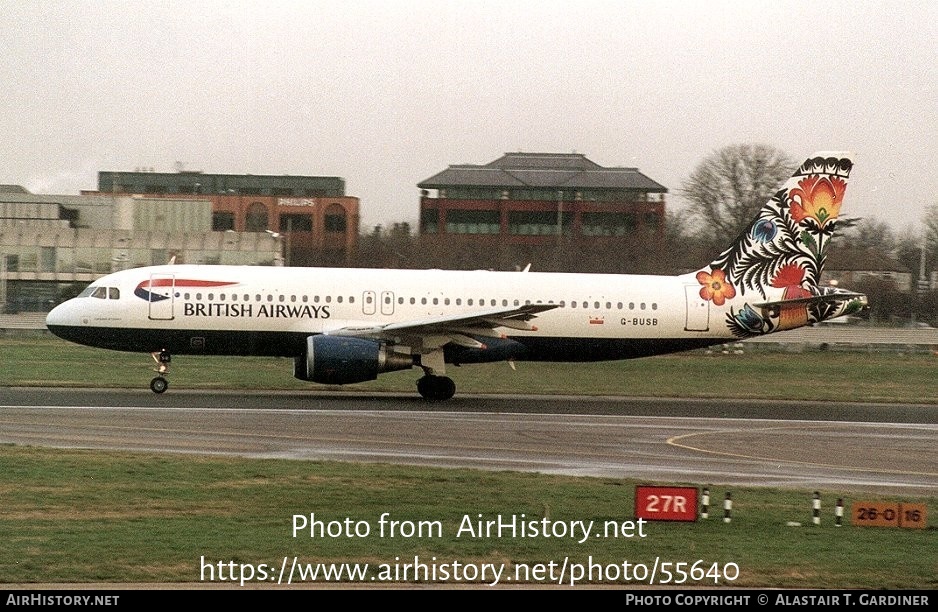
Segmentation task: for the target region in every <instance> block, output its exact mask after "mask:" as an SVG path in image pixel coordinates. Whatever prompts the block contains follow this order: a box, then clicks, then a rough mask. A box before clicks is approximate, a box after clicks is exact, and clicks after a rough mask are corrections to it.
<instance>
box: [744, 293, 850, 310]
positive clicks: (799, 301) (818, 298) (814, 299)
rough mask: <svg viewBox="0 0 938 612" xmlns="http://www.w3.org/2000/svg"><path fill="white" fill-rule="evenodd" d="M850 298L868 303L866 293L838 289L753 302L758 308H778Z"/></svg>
mask: <svg viewBox="0 0 938 612" xmlns="http://www.w3.org/2000/svg"><path fill="white" fill-rule="evenodd" d="M850 300H862V301H863V302H864V303H866V295H864V294H862V293H856V292H855V291H844V290H838V291H837V292H836V293H825V294H822V295H811V296H808V297H802V298H793V299H790V300H777V301H774V302H760V303H758V304H753V306H754V307H756V308H778V307H780V306H796V305H799V306H808V305H811V304H829V303H832V302H848V301H850Z"/></svg>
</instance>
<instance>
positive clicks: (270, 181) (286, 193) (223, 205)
mask: <svg viewBox="0 0 938 612" xmlns="http://www.w3.org/2000/svg"><path fill="white" fill-rule="evenodd" d="M98 193H108V194H140V195H144V196H146V197H148V198H173V199H175V200H179V199H181V198H192V199H198V200H209V201H210V202H211V203H212V230H214V231H227V230H232V231H235V232H269V233H273V234H276V235H277V236H278V237H279V238H280V239H281V241H282V244H283V259H284V263H285V264H286V265H292V266H344V265H348V264H349V263H350V262H351V260H352V257H353V255H354V253H355V249H356V246H357V242H358V225H359V200H358V198H356V197H351V196H347V195H345V181H344V180H343V179H341V178H339V177H324V176H290V175H283V176H276V175H253V174H206V173H203V172H191V171H188V172H177V173H160V172H139V171H135V172H113V171H103V172H99V173H98Z"/></svg>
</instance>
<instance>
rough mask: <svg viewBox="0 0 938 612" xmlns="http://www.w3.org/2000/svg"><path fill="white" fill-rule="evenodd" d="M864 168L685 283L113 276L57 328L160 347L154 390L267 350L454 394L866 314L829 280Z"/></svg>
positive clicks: (366, 275)
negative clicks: (523, 367) (493, 380)
mask: <svg viewBox="0 0 938 612" xmlns="http://www.w3.org/2000/svg"><path fill="white" fill-rule="evenodd" d="M852 168H853V161H852V156H851V155H850V154H848V153H838V152H818V153H815V154H813V155H811V156H810V157H808V158H807V159H806V160H805V161H804V163H802V164H801V165H800V166H799V167H798V168H797V169H796V170H795V172H794V174H793V175H792V176H791V178H790V179H788V180H787V182H785V183H784V185H783V186H781V188H780V189H779V190H778V191H777V192H776V193H775V195H773V196H772V197H771V198H770V199H769V200H768V202H766V204H765V205H764V206H763V207H762V209H761V210H760V211H759V212H758V214H757V216H756V218H755V219H754V220H753V221H752V223H751V225H750V226H749V227H748V229H747V230H746V231H744V232H743V233H742V234H740V236H739V237H737V238H736V239H735V241H733V242H732V243H731V244H730V245H729V246H728V247H727V248H726V249H725V250H724V251H723V252H722V253H720V254H719V255H718V256H717V257H716V258H715V259H714V260H713V261H711V262H710V263H709V264H708V265H706V266H704V267H703V268H701V269H699V270H697V271H694V272H690V273H687V274H681V275H675V276H653V275H622V274H571V273H550V272H531V271H529V268H525V269H524V270H523V271H491V270H476V271H457V270H385V269H353V268H293V267H273V266H227V265H187V264H175V263H174V264H172V265H163V266H148V267H140V268H133V269H128V270H123V271H120V272H115V273H112V274H108V275H106V276H103V277H102V278H100V279H98V280H96V281H94V282H92V283H91V284H90V285H89V286H88V287H87V288H86V289H85V290H84V291H83V292H82V293H81V294H80V295H78V296H77V297H75V298H72V299H70V300H68V301H66V302H63V303H62V304H60V305H58V306H56V307H55V308H54V309H53V310H52V311H51V312H50V313H49V314H48V317H47V318H46V325H47V327H48V329H49V330H50V331H51V332H52V333H54V334H55V335H57V336H59V337H61V338H64V339H65V340H69V341H71V342H75V343H79V344H84V345H88V346H92V347H100V348H104V349H113V350H118V351H129V352H146V353H150V354H151V355H153V358H154V360H156V361H157V365H158V367H157V368H156V371H157V376H155V377H154V378H153V379H152V380H151V382H150V388H151V390H152V391H153V392H155V393H163V392H165V391H166V390H167V388H168V386H169V383H168V381H167V374H168V369H169V361H170V359H171V356H172V355H174V354H175V355H231V356H235V355H241V356H245V355H258V356H271V357H274V356H277V357H291V358H293V360H294V367H293V375H294V376H295V377H296V378H298V379H300V380H303V381H309V382H313V383H322V384H327V385H346V384H355V383H360V382H364V381H369V380H375V379H376V378H377V377H378V376H379V375H380V374H382V373H385V372H393V371H398V370H407V369H412V368H419V369H421V370H422V371H423V376H421V377H420V378H419V379H418V380H417V392H418V393H419V394H420V395H421V396H422V397H423V398H425V399H427V400H433V401H440V400H447V399H449V398H451V397H452V396H453V395H454V394H455V392H456V385H455V383H454V382H453V380H452V379H451V378H449V377H447V376H446V375H445V374H446V366H447V365H454V366H459V365H463V364H473V363H486V362H496V361H508V362H509V363H510V364H511V365H512V367H514V363H515V362H521V361H554V362H580V363H583V362H595V361H602V360H624V359H632V358H639V357H646V356H651V355H660V354H665V353H673V352H679V351H687V350H692V349H698V348H703V347H708V346H712V345H716V344H724V343H727V342H732V341H737V340H740V339H745V338H750V337H753V336H760V335H764V334H770V333H775V332H779V331H782V330H787V329H794V328H796V327H801V326H804V325H813V324H815V323H818V322H820V321H824V320H827V319H832V318H835V317H840V316H843V315H848V314H854V313H856V312H859V311H861V310H862V309H864V308H865V307H866V306H867V297H866V296H865V295H863V294H861V293H856V292H853V291H849V290H846V289H843V288H840V287H834V286H827V285H821V284H820V281H821V274H822V271H823V267H824V262H825V259H826V257H827V252H828V247H829V246H830V244H831V240H832V238H833V234H834V230H835V228H836V226H837V221H838V216H839V213H840V208H841V205H842V203H843V197H844V193H845V190H846V186H847V182H848V180H849V176H850V172H851V170H852ZM529 267H530V266H529Z"/></svg>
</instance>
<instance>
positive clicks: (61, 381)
mask: <svg viewBox="0 0 938 612" xmlns="http://www.w3.org/2000/svg"><path fill="white" fill-rule="evenodd" d="M149 359H150V358H149V356H148V355H134V354H125V353H111V352H107V351H100V350H95V349H89V348H84V347H78V346H75V345H71V344H67V343H65V342H61V341H59V340H57V339H53V338H50V337H47V336H41V337H34V338H24V339H6V340H3V341H0V398H2V392H3V390H2V386H12V385H37V386H54V385H63V386H102V387H115V388H116V387H138V388H145V387H146V385H147V384H148V381H149V379H150V378H151V377H152V376H153V373H152V371H151V369H150V368H151V363H150V361H149ZM936 360H938V357H935V356H934V355H931V354H905V355H900V354H896V353H882V354H879V353H846V352H804V353H782V352H757V353H754V352H751V351H747V353H746V354H743V355H733V354H727V355H724V354H722V353H720V352H719V351H718V352H717V353H715V354H709V355H708V354H706V353H703V352H696V353H689V354H682V355H674V356H668V357H656V358H650V359H644V360H636V361H627V362H616V363H596V364H582V365H578V366H574V365H566V364H534V363H519V364H517V370H516V371H513V370H512V369H511V368H509V367H508V366H507V365H505V364H485V365H475V366H466V367H463V368H451V370H450V371H449V372H448V373H449V374H450V375H451V376H452V377H453V378H454V379H455V381H456V383H457V385H458V388H459V392H461V393H488V392H492V393H495V392H499V393H502V392H506V393H565V394H590V395H598V394H614V395H632V396H658V397H660V396H685V397H686V396H691V395H692V396H697V397H712V398H730V397H748V398H761V397H764V398H779V397H785V398H790V399H799V398H805V399H808V398H810V399H831V400H847V401H849V400H875V401H887V402H888V401H904V402H930V403H931V402H936V399H935V398H938V381H936V380H935V379H938V377H936V376H935V375H934V372H935V366H936V365H938V361H936ZM173 367H174V372H173V380H172V383H173V387H174V388H176V389H180V388H235V389H251V388H276V389H320V388H322V387H320V386H318V385H311V384H308V383H303V382H301V381H296V380H294V379H293V378H292V376H291V372H292V370H291V368H292V364H291V362H290V361H289V360H285V359H255V358H243V359H242V358H238V359H235V358H218V357H214V358H197V357H187V356H180V357H177V358H176V359H174V361H173ZM415 379H416V373H415V372H399V373H394V374H391V375H387V376H382V377H381V378H380V379H379V380H378V381H374V382H372V383H367V384H364V385H355V386H351V387H347V388H344V389H348V390H374V391H403V392H407V393H413V392H414V381H415ZM0 403H2V402H0ZM636 484H639V483H637V482H636V481H631V480H627V479H612V478H585V477H583V478H577V477H563V476H551V475H543V474H528V473H515V472H483V471H474V470H460V469H442V468H440V469H437V468H416V467H400V466H389V465H382V464H345V463H331V462H309V461H295V460H244V459H235V458H218V457H198V456H192V457H183V456H177V455H163V454H153V453H117V452H103V451H77V450H57V449H41V448H31V447H19V446H0V542H2V543H3V545H2V546H0V583H8V584H10V583H38V584H43V583H52V582H76V583H189V584H192V585H198V584H199V581H200V578H201V564H200V560H201V559H202V558H203V557H204V558H205V560H206V562H208V563H209V564H211V565H212V572H213V573H215V576H216V579H217V578H219V574H218V572H219V567H218V563H219V562H222V563H223V565H224V566H225V571H226V575H228V576H229V577H230V572H229V570H230V568H231V566H229V565H228V563H229V562H233V563H234V564H235V566H234V567H239V566H240V564H252V565H256V564H260V563H268V564H272V565H274V564H276V565H279V564H280V563H281V562H282V560H283V558H284V557H285V556H286V557H290V558H292V557H293V556H296V557H298V559H299V561H300V562H302V563H316V562H322V563H367V564H369V568H370V569H369V573H368V577H367V578H366V580H365V583H366V584H368V585H375V586H388V585H389V584H390V583H381V582H379V581H374V582H373V581H372V580H371V579H372V578H378V577H379V573H378V572H379V565H380V564H391V567H392V568H393V567H397V568H398V569H400V570H401V571H403V570H402V569H401V567H402V566H403V564H406V563H413V562H414V558H415V557H418V558H419V559H420V560H421V561H422V562H427V563H429V562H430V561H432V559H433V557H436V560H437V562H438V563H451V562H453V561H459V562H460V563H495V564H505V567H506V568H507V569H506V570H505V571H507V572H511V571H513V568H515V567H520V566H522V565H523V564H547V563H550V562H552V561H553V562H555V563H557V564H558V565H557V566H556V567H555V570H556V572H559V567H560V565H559V564H561V563H562V562H563V560H564V559H565V558H566V559H569V561H570V562H571V563H577V564H588V563H589V562H592V563H593V564H594V567H595V566H596V565H595V564H598V565H600V566H603V567H606V566H613V565H614V566H616V567H617V568H619V569H621V567H622V563H623V562H626V561H627V562H629V563H630V564H632V565H634V564H636V563H638V564H644V565H646V566H647V567H649V568H651V567H652V566H653V564H654V562H655V560H656V559H658V560H659V561H660V562H662V563H672V564H677V563H684V564H686V566H685V568H686V569H687V570H688V571H689V570H690V568H691V567H692V566H693V565H694V564H695V563H697V562H698V561H699V563H697V568H698V569H699V568H700V567H704V568H707V569H710V568H712V567H714V565H713V564H716V566H715V567H718V568H721V569H724V568H729V569H732V568H733V567H734V565H733V564H735V566H738V568H739V576H738V578H737V579H736V580H728V579H725V578H719V579H717V580H716V581H714V580H713V579H712V578H706V577H700V578H699V579H698V580H693V579H688V580H687V581H686V582H684V583H683V584H675V583H674V582H673V581H672V582H671V583H670V585H671V586H734V587H750V588H756V587H772V588H789V587H796V588H838V589H847V588H857V589H934V588H936V587H938V536H936V527H934V526H928V527H927V528H925V529H899V528H882V527H858V526H854V525H852V524H851V520H850V519H851V517H850V508H851V504H852V503H853V502H856V501H863V500H869V496H868V495H860V494H857V493H855V492H852V491H850V490H849V488H847V487H845V488H843V489H838V490H827V491H821V493H822V499H823V501H824V507H823V508H824V513H823V518H822V523H821V525H820V526H814V525H812V524H811V500H812V494H813V491H797V490H777V489H769V488H758V487H754V488H734V489H733V491H732V495H733V500H734V506H733V515H732V521H731V522H730V523H729V524H726V523H724V522H723V521H722V506H721V503H722V499H723V494H724V492H725V489H719V490H715V489H714V490H712V492H711V494H712V500H713V505H712V507H711V518H709V519H707V520H699V521H697V522H696V523H662V522H656V523H650V524H648V525H646V526H645V532H646V534H647V537H644V538H637V537H633V538H624V537H618V538H617V537H612V536H609V537H592V538H590V539H589V540H588V541H587V542H585V543H582V544H581V543H579V542H577V541H575V539H573V538H545V537H536V538H520V537H500V538H499V537H468V536H466V535H464V536H463V537H457V535H456V534H457V531H458V528H459V526H460V524H461V522H462V521H463V520H464V517H466V516H469V517H470V518H471V519H476V518H478V515H479V514H482V515H483V517H482V518H483V519H493V518H495V516H496V515H499V514H500V515H503V516H506V517H510V516H514V515H518V516H520V515H521V514H524V515H525V517H526V518H527V519H528V520H531V519H536V520H539V519H541V518H543V517H548V518H550V519H551V520H555V521H571V520H587V521H590V520H592V521H595V522H596V525H597V527H596V528H595V529H594V533H599V532H600V531H598V530H599V529H600V527H599V526H602V525H603V524H604V523H605V521H607V520H609V521H617V522H620V523H621V522H622V521H627V520H631V519H632V518H633V514H634V511H633V508H634V489H635V485H636ZM641 484H654V483H647V482H643V483H641ZM660 484H667V485H690V486H698V487H699V486H700V485H699V484H698V483H673V482H667V483H660ZM838 497H841V498H844V500H845V503H846V516H845V518H844V523H845V524H844V526H843V527H840V528H838V527H835V526H834V516H833V512H832V510H833V503H834V500H835V499H836V498H838ZM872 501H901V502H905V503H922V504H925V505H926V508H927V510H928V519H927V521H926V522H928V521H930V522H931V523H934V522H935V520H938V499H935V498H927V499H921V498H919V499H916V498H906V497H902V498H895V499H892V498H889V497H884V496H875V499H874V500H872ZM384 512H388V513H389V514H390V516H391V517H392V518H393V519H396V520H399V521H412V522H413V524H414V525H417V524H420V522H421V521H423V522H424V523H423V524H425V525H431V524H432V525H437V524H438V525H439V526H440V533H439V534H435V533H432V534H430V533H428V534H425V537H416V536H414V537H394V538H391V537H380V535H379V534H378V532H377V529H378V525H379V518H380V516H381V514H382V513H384ZM311 513H312V514H315V517H316V518H319V519H321V520H323V521H326V522H328V521H339V522H340V523H342V522H343V521H345V520H346V519H349V520H350V524H351V525H356V524H357V525H359V526H362V525H364V526H368V527H369V529H370V530H371V531H370V532H369V533H368V534H367V536H365V537H349V536H346V535H344V534H343V535H341V536H336V537H328V536H327V537H309V533H308V532H305V533H303V534H300V535H299V536H298V537H293V534H292V530H291V529H292V517H293V515H294V514H301V515H305V516H307V517H308V516H309V515H310V514H311ZM790 521H794V522H799V523H801V525H802V526H801V527H790V526H787V523H788V522H790ZM343 524H344V523H343ZM395 564H396V565H395ZM671 568H672V569H676V566H674V565H672V566H671ZM545 569H547V570H549V567H545ZM556 572H555V573H556ZM661 576H662V574H660V573H659V574H658V577H659V582H660V579H661ZM567 578H568V580H569V574H568V575H567ZM594 578H595V575H594ZM449 582H450V583H453V582H455V580H453V579H451V580H449ZM584 582H585V580H584ZM592 582H593V583H594V584H609V583H608V582H601V581H599V580H596V579H594V580H593V581H592ZM622 583H623V582H622V581H621V576H620V582H619V583H618V584H622ZM228 584H229V585H230V586H234V585H235V584H236V583H231V582H228ZM502 584H505V582H504V581H503V582H502Z"/></svg>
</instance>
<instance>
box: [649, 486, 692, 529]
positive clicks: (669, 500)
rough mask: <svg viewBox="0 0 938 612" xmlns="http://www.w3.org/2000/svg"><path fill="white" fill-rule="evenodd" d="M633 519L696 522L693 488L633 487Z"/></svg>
mask: <svg viewBox="0 0 938 612" xmlns="http://www.w3.org/2000/svg"><path fill="white" fill-rule="evenodd" d="M635 518H643V519H645V520H648V521H691V522H693V521H696V520H697V489H695V488H694V487H655V486H646V485H639V486H637V487H635Z"/></svg>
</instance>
